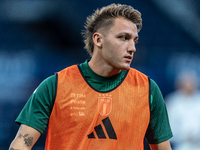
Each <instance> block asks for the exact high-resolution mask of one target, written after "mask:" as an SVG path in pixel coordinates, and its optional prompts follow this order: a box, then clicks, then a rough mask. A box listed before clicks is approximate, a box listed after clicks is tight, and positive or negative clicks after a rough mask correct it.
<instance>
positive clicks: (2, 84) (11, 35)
mask: <svg viewBox="0 0 200 150" xmlns="http://www.w3.org/2000/svg"><path fill="white" fill-rule="evenodd" d="M111 3H122V4H128V5H132V6H133V7H134V8H136V9H138V10H139V11H140V12H141V13H142V18H143V27H142V30H141V31H140V33H139V43H138V45H137V46H136V48H137V52H136V54H135V55H134V60H133V63H132V67H134V68H136V69H138V70H140V71H141V72H143V73H145V74H147V75H148V76H150V77H151V78H152V79H154V80H155V81H156V82H157V84H158V85H159V87H160V89H161V91H162V93H163V96H165V95H167V94H168V93H170V92H172V91H173V90H174V79H175V76H176V75H177V74H178V73H179V72H181V71H183V70H185V69H193V70H195V71H196V72H197V74H198V75H200V67H199V65H200V1H199V0H184V1H183V0H132V1H130V0H123V1H122V0H115V1H113V0H101V1H91V0H90V1H89V0H84V1H83V0H56V1H55V0H1V1H0V150H6V149H8V147H9V145H10V143H11V141H12V140H13V139H14V137H15V134H16V132H17V130H18V125H17V124H16V123H15V122H14V120H15V118H16V117H17V116H18V114H19V112H20V111H21V109H22V108H23V106H24V104H25V103H26V101H27V100H28V98H29V97H30V95H31V94H32V92H33V91H34V90H35V88H36V87H37V86H38V85H39V84H40V82H41V81H42V80H44V79H45V78H47V77H48V76H50V75H52V74H53V73H54V72H57V71H60V70H61V69H63V68H65V67H67V66H70V65H72V64H79V63H81V62H83V61H85V59H89V58H90V57H89V55H88V54H87V53H86V51H85V50H84V48H83V47H84V44H83V39H82V37H81V34H80V33H81V31H82V30H83V29H84V27H83V26H84V23H85V20H86V17H87V16H88V15H91V14H92V13H93V12H94V10H95V9H96V8H101V7H102V6H105V5H109V4H111ZM44 140H45V134H44V135H42V136H41V137H40V139H39V141H38V142H37V143H36V145H35V146H34V148H33V150H42V149H44ZM146 149H148V148H146Z"/></svg>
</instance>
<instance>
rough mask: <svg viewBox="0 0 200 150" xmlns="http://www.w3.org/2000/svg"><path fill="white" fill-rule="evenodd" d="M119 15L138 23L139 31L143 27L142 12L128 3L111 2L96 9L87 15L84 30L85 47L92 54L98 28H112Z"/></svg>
mask: <svg viewBox="0 0 200 150" xmlns="http://www.w3.org/2000/svg"><path fill="white" fill-rule="evenodd" d="M118 17H123V18H125V19H127V20H130V21H132V22H133V23H134V24H136V25H137V28H138V32H139V31H140V30H141V28H142V18H141V13H140V12H139V11H138V10H136V9H134V8H133V7H131V6H128V5H121V4H111V5H108V6H106V7H102V8H101V9H100V10H99V9H96V11H95V12H94V13H93V14H92V15H91V16H89V17H87V20H86V23H85V26H84V27H85V30H83V32H82V35H83V38H84V43H85V49H86V50H87V52H88V53H89V54H90V55H91V56H92V54H93V48H94V43H93V34H94V33H95V32H97V30H98V29H101V28H103V29H106V30H108V29H110V28H111V27H112V25H113V24H114V19H115V18H118Z"/></svg>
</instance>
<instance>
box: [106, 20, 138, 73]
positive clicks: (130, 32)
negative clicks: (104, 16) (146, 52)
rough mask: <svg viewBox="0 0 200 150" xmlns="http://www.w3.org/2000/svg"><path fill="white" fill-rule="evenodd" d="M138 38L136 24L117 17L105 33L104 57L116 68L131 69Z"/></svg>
mask: <svg viewBox="0 0 200 150" xmlns="http://www.w3.org/2000/svg"><path fill="white" fill-rule="evenodd" d="M137 40H138V33H137V27H136V25H135V24H134V23H132V22H131V21H129V20H126V19H124V18H116V19H115V23H114V25H113V26H112V27H111V28H110V30H109V31H107V32H106V33H105V34H104V35H103V43H102V59H103V60H104V62H105V63H107V64H108V65H111V66H112V67H113V68H115V69H119V70H127V69H129V68H130V64H131V62H132V59H133V54H134V52H135V51H136V48H135V44H136V42H137Z"/></svg>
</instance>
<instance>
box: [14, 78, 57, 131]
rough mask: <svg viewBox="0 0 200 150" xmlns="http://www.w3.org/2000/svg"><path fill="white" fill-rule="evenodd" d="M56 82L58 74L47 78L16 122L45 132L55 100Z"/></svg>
mask: <svg viewBox="0 0 200 150" xmlns="http://www.w3.org/2000/svg"><path fill="white" fill-rule="evenodd" d="M56 84H57V75H52V76H50V77H48V78H47V79H45V80H44V81H43V82H42V83H41V84H40V85H39V86H38V88H37V89H36V90H35V91H34V92H33V94H32V95H31V97H30V98H29V100H28V101H27V103H26V105H25V106H24V108H23V109H22V111H21V112H20V114H19V116H18V117H17V119H16V120H15V122H16V123H18V124H25V125H28V126H31V127H32V128H34V129H36V130H38V131H39V132H40V133H43V132H44V131H45V129H46V127H47V125H48V121H49V117H50V115H51V110H52V108H53V104H54V101H55V95H56V90H55V89H56Z"/></svg>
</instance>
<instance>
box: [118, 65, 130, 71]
mask: <svg viewBox="0 0 200 150" xmlns="http://www.w3.org/2000/svg"><path fill="white" fill-rule="evenodd" d="M128 69H130V66H127V67H122V68H121V69H120V70H128Z"/></svg>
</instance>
